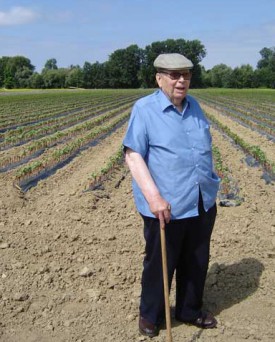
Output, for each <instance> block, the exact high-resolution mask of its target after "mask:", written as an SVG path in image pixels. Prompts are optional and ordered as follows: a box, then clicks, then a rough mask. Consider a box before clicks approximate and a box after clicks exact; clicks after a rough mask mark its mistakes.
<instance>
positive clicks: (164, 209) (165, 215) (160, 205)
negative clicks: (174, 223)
mask: <svg viewBox="0 0 275 342" xmlns="http://www.w3.org/2000/svg"><path fill="white" fill-rule="evenodd" d="M149 207H150V210H151V212H152V213H153V214H154V215H155V216H156V218H158V219H159V221H160V225H161V226H163V225H164V222H166V223H169V222H170V218H171V206H170V204H169V203H168V202H167V201H165V199H163V198H162V197H161V196H160V195H156V196H154V197H152V198H150V201H149Z"/></svg>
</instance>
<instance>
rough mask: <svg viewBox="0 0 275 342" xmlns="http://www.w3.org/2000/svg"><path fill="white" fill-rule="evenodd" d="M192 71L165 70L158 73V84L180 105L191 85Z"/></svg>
mask: <svg viewBox="0 0 275 342" xmlns="http://www.w3.org/2000/svg"><path fill="white" fill-rule="evenodd" d="M191 75H192V74H191V72H190V70H188V69H184V70H177V71H172V70H163V71H160V72H158V73H157V74H156V80H157V83H158V86H159V87H160V88H161V89H162V91H163V92H164V93H165V94H166V95H167V96H168V97H169V99H170V100H171V102H172V103H173V104H174V105H180V104H181V103H182V101H183V99H184V98H185V96H186V94H187V91H188V89H189V86H190V80H191Z"/></svg>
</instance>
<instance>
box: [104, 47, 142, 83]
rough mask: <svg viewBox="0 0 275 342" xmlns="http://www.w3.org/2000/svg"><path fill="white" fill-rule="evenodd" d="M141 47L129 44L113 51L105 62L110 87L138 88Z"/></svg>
mask: <svg viewBox="0 0 275 342" xmlns="http://www.w3.org/2000/svg"><path fill="white" fill-rule="evenodd" d="M141 56H142V54H141V49H140V48H139V47H138V46H137V45H130V46H128V47H127V48H126V49H119V50H116V51H115V52H113V53H112V54H111V55H110V57H109V60H108V62H107V65H106V67H107V70H108V75H109V86H110V87H111V88H138V87H140V82H139V78H138V74H139V70H140V66H141Z"/></svg>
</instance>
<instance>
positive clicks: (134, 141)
mask: <svg viewBox="0 0 275 342" xmlns="http://www.w3.org/2000/svg"><path fill="white" fill-rule="evenodd" d="M123 145H124V149H125V148H127V147H128V148H130V149H131V150H133V151H135V152H137V153H139V154H140V155H141V156H142V157H143V158H144V157H145V156H146V154H147V150H148V135H147V130H146V122H145V117H144V113H143V111H142V110H141V108H139V107H138V106H137V105H134V107H133V110H132V113H131V117H130V120H129V124H128V128H127V131H126V135H125V137H124V139H123Z"/></svg>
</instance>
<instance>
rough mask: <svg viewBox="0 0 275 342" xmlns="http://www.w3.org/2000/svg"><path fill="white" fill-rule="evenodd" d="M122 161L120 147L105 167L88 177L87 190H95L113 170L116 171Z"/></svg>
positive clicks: (122, 156) (121, 149)
mask: <svg viewBox="0 0 275 342" xmlns="http://www.w3.org/2000/svg"><path fill="white" fill-rule="evenodd" d="M123 160H124V153H123V146H120V147H119V149H118V150H117V151H116V153H115V154H114V155H112V156H111V157H110V158H109V159H108V160H107V161H106V163H105V165H104V166H103V167H102V168H101V169H100V170H98V171H95V172H93V173H92V174H91V176H90V182H89V189H90V190H94V189H97V188H98V187H99V186H100V185H101V184H102V182H104V181H105V180H106V179H107V178H108V177H109V176H110V174H111V173H112V172H114V170H116V169H117V168H118V167H119V166H120V165H121V164H122V162H123Z"/></svg>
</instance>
